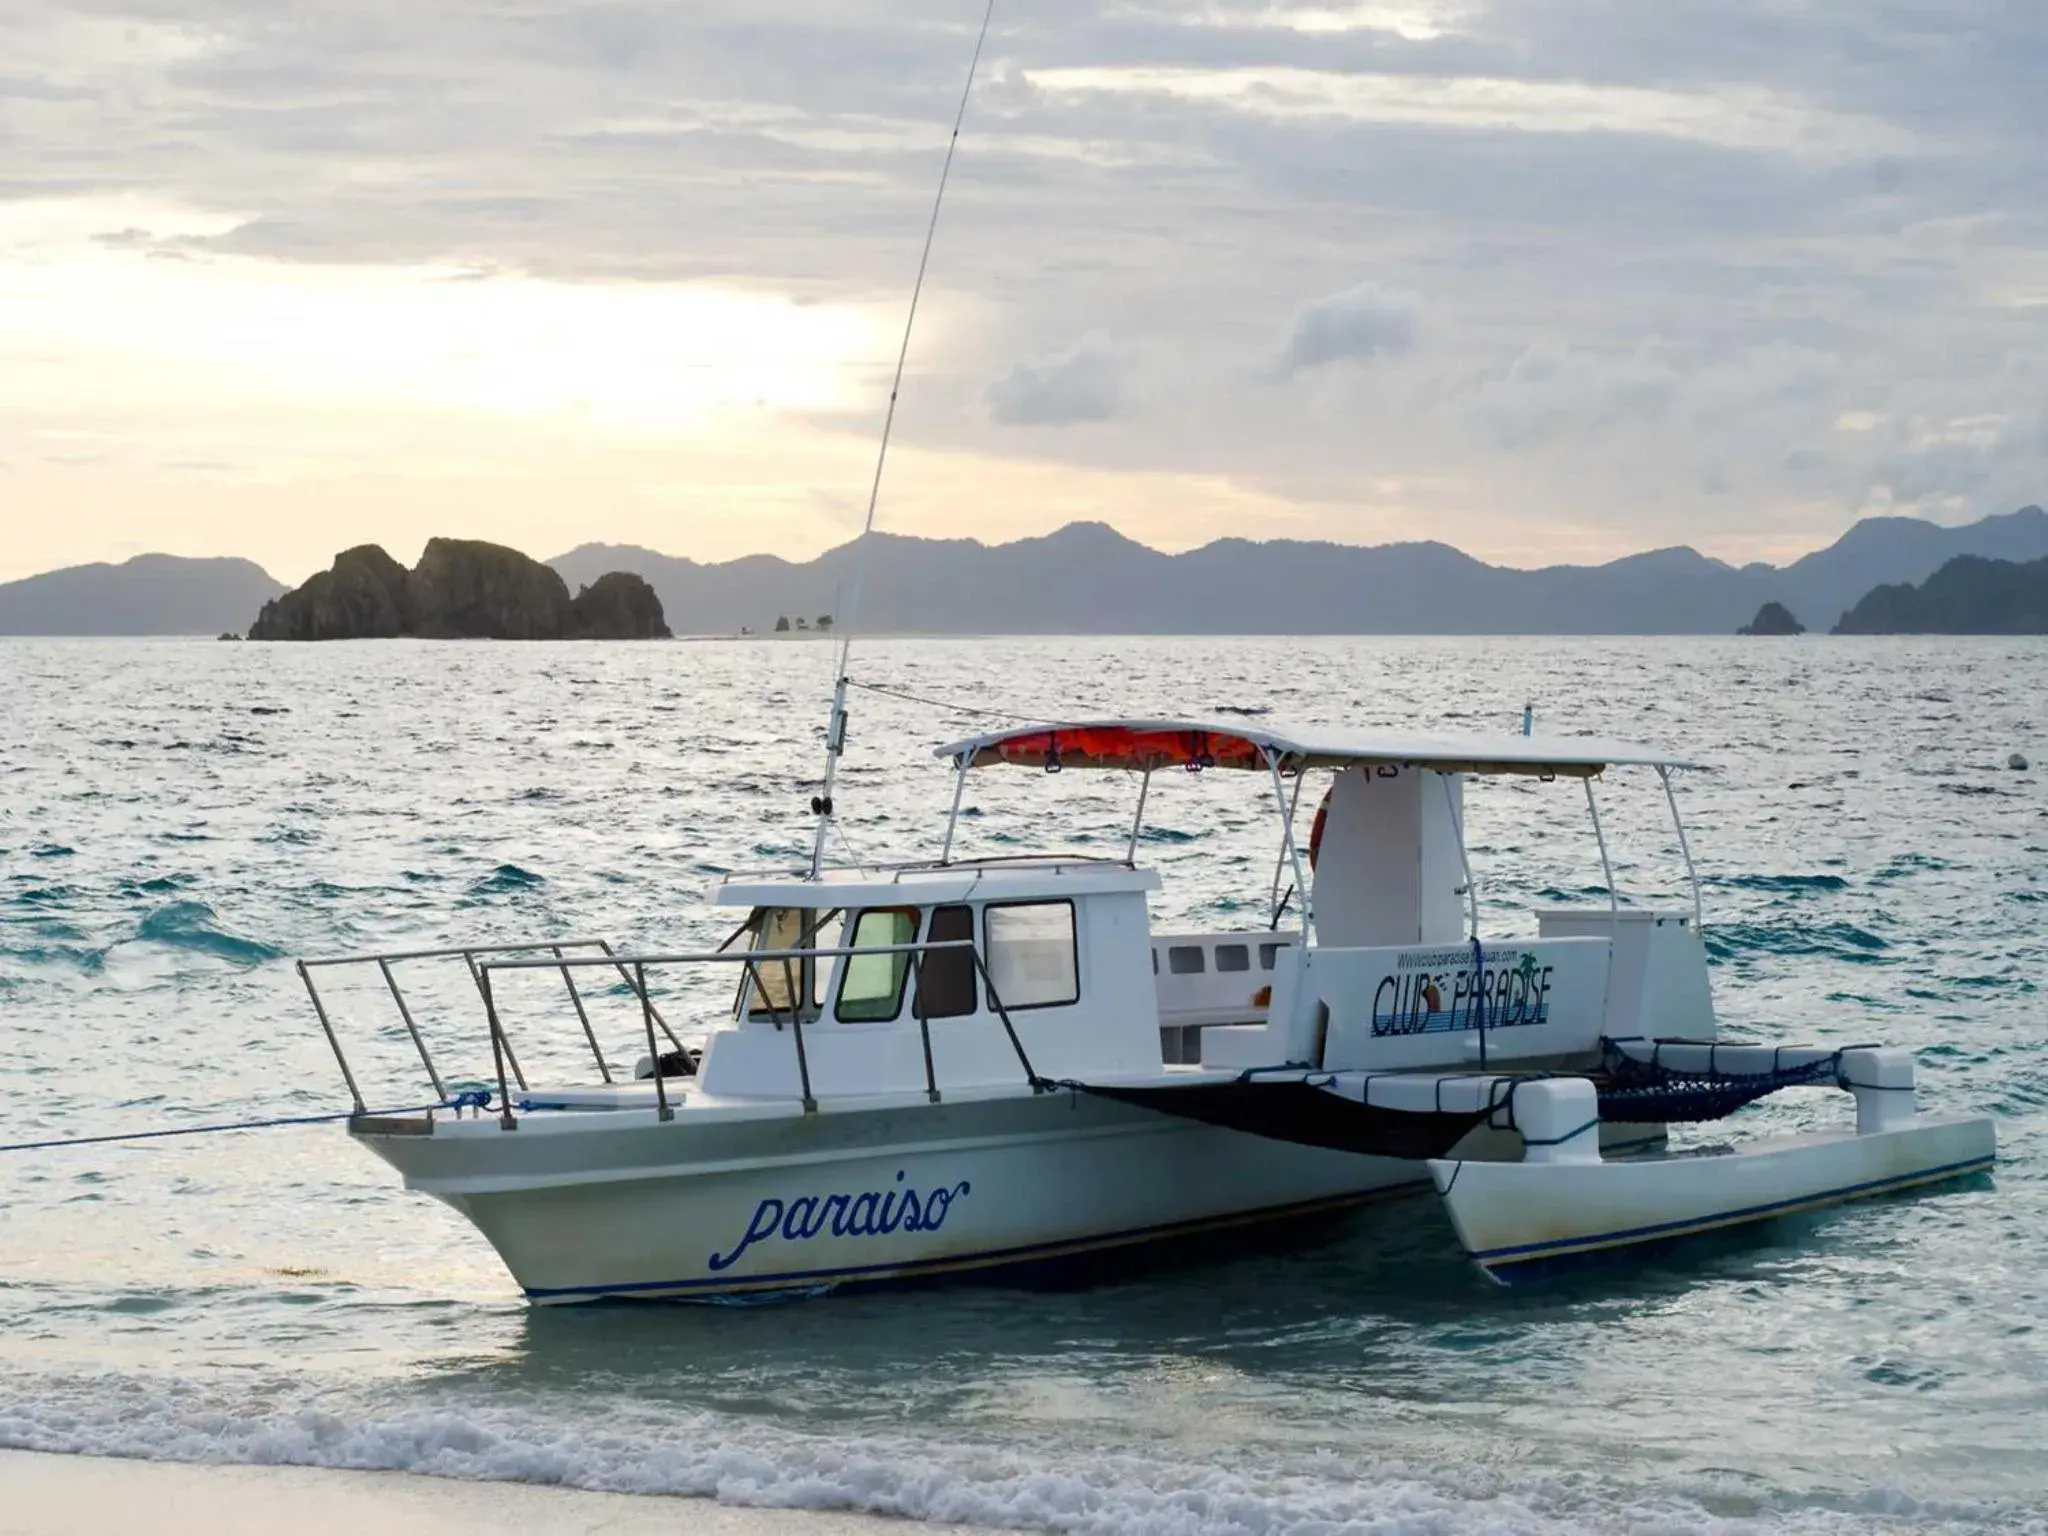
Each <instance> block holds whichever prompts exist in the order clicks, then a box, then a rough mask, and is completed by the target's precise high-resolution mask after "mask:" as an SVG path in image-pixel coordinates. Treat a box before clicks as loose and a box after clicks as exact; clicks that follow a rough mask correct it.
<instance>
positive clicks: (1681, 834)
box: [1657, 763, 1707, 933]
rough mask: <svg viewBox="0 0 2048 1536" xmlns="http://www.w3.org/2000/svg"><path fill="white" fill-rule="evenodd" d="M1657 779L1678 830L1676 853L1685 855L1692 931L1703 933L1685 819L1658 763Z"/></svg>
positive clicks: (1697, 881) (1666, 772)
mask: <svg viewBox="0 0 2048 1536" xmlns="http://www.w3.org/2000/svg"><path fill="white" fill-rule="evenodd" d="M1657 777H1658V778H1660V779H1662V780H1663V781H1664V799H1665V801H1666V802H1667V803H1668V804H1669V805H1670V807H1671V825H1672V826H1673V827H1675V828H1677V829H1678V851H1679V852H1680V853H1682V854H1684V855H1685V878H1686V881H1687V883H1688V884H1690V885H1691V886H1692V931H1693V932H1694V933H1704V932H1705V929H1706V921H1707V918H1706V912H1705V909H1704V908H1703V906H1702V904H1701V902H1700V872H1699V871H1698V870H1697V869H1695V868H1694V867H1693V862H1692V845H1691V844H1690V843H1688V842H1687V841H1686V839H1685V818H1684V817H1683V816H1681V815H1679V814H1678V796H1677V794H1676V793H1675V792H1674V791H1673V790H1672V788H1671V770H1670V769H1669V768H1667V767H1665V766H1664V764H1662V763H1659V764H1658V765H1657Z"/></svg>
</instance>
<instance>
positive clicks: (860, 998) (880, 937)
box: [838, 907, 917, 1024]
mask: <svg viewBox="0 0 2048 1536" xmlns="http://www.w3.org/2000/svg"><path fill="white" fill-rule="evenodd" d="M916 938H917V909H916V908H915V907H870V908H868V910H867V911H865V912H862V913H859V914H858V915H856V916H855V918H854V920H853V935H852V938H851V939H850V940H849V941H848V943H847V948H849V949H880V948H883V947H885V946H887V945H891V944H909V943H911V942H912V941H914V940H915V939H916ZM909 974H910V955H909V952H908V951H899V952H898V953H896V954H893V955H848V956H847V957H846V965H845V968H844V973H843V975H844V979H843V980H842V981H841V982H840V983H839V1010H838V1013H839V1022H840V1023H842V1024H870V1023H874V1022H875V1021H876V1020H879V1019H893V1018H895V1017H896V1015H897V1013H898V1012H899V1011H900V1010H901V1009H902V1007H903V978H904V977H906V976H908V975H909Z"/></svg>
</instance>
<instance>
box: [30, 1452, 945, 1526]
mask: <svg viewBox="0 0 2048 1536" xmlns="http://www.w3.org/2000/svg"><path fill="white" fill-rule="evenodd" d="M908 1529H910V1527H909V1526H908V1525H907V1524H906V1522H904V1521H901V1520H889V1519H884V1518H883V1517H881V1516H879V1515H856V1514H845V1513H837V1512H827V1511H822V1510H805V1509H745V1508H739V1507H736V1506H734V1505H730V1504H720V1503H717V1502H715V1501H713V1500H711V1499H686V1498H665V1497H659V1496H650V1495H640V1494H628V1493H588V1492H584V1491H582V1490H579V1489H573V1488H543V1487H538V1486H535V1485H532V1484H528V1483H478V1482H459V1481H456V1480H454V1479H451V1478H439V1477H421V1476H417V1475H415V1474H412V1473H407V1472H336V1471H330V1470H327V1469H324V1468H317V1467H247V1466H218V1465H207V1466H195V1465H191V1464H188V1463H182V1462H165V1461H116V1460H111V1459H108V1458H105V1457H98V1456H46V1455H41V1454H38V1453H36V1452H32V1451H0V1536H119V1533H126V1532H148V1533H150V1536H244V1533H246V1536H276V1533H277V1532H279V1531H289V1532H291V1536H358V1533H360V1532H362V1531H376V1532H377V1533H378V1536H453V1533H460V1532H467V1531H476V1532H479V1533H482V1532H492V1533H496V1532H502V1531H505V1530H522V1531H534V1532H546V1533H553V1532H558V1531H559V1532H570V1531H573V1532H593V1531H603V1532H604V1533H605V1536H654V1533H656V1532H660V1533H662V1536H766V1533H768V1532H777V1531H793V1532H800V1533H802V1536H876V1533H879V1532H884V1531H893V1532H897V1533H899V1536H900V1533H902V1532H904V1531H906V1530H908ZM917 1529H918V1530H919V1531H920V1532H926V1531H929V1532H934V1533H943V1532H961V1533H965V1532H970V1531H972V1530H974V1529H978V1528H976V1527H969V1526H963V1525H944V1526H940V1525H930V1526H918V1527H917Z"/></svg>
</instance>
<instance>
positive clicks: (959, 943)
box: [477, 939, 1049, 1130]
mask: <svg viewBox="0 0 2048 1536" xmlns="http://www.w3.org/2000/svg"><path fill="white" fill-rule="evenodd" d="M962 949H964V950H966V951H967V952H968V954H969V955H971V956H972V957H973V959H974V968H975V971H976V973H977V974H978V975H979V976H980V978H981V985H982V990H983V992H984V993H985V994H986V995H987V997H988V1003H989V1007H990V1008H992V1009H993V1010H994V1011H995V1014H996V1017H997V1018H998V1019H1000V1020H1001V1021H1002V1026H1003V1034H1004V1035H1005V1036H1006V1037H1007V1038H1008V1040H1009V1042H1010V1049H1011V1050H1012V1051H1014V1052H1015V1053H1016V1055H1017V1061H1018V1064H1019V1065H1021V1066H1022V1067H1023V1068H1024V1078H1025V1081H1026V1082H1028V1083H1029V1084H1030V1085H1031V1091H1032V1092H1033V1093H1044V1092H1046V1091H1047V1089H1048V1087H1049V1085H1048V1084H1047V1083H1046V1082H1045V1080H1044V1079H1043V1078H1041V1077H1039V1075H1038V1073H1037V1071H1036V1069H1034V1068H1033V1067H1032V1065H1031V1058H1030V1056H1029V1055H1028V1054H1026V1052H1025V1050H1024V1042H1023V1041H1022V1040H1021V1039H1020V1038H1019V1037H1018V1034H1017V1026H1016V1023H1015V1021H1013V1020H1012V1019H1011V1017H1010V1010H1009V1009H1008V1008H1007V1007H1005V1006H1004V1003H1003V999H1002V995H1001V993H1000V992H999V991H998V990H997V988H996V983H995V977H994V976H992V975H991V974H990V973H989V968H988V962H987V960H985V959H984V958H983V956H982V953H981V947H980V946H979V945H978V944H976V943H975V941H974V940H973V939H925V940H913V941H911V942H910V943H907V944H835V945H819V946H815V947H812V948H808V949H742V950H708V951H706V950H699V951H693V952H690V953H684V954H651V955H641V954H630V955H617V956H611V957H608V958H597V957H593V956H580V955H577V956H564V957H550V958H546V959H517V960H485V961H483V962H481V963H480V964H479V965H478V966H477V969H478V971H479V973H481V974H482V976H483V977H484V980H485V982H486V986H487V987H488V982H489V978H490V973H491V972H493V971H537V970H558V969H559V970H561V971H562V972H563V974H564V975H565V976H566V975H567V973H568V971H569V969H570V968H571V967H578V966H593V965H594V966H602V965H605V964H607V963H616V964H618V965H622V966H623V965H630V966H632V967H633V972H634V975H635V977H636V978H637V980H636V983H635V988H634V989H635V991H637V992H638V993H639V994H640V999H641V1002H642V1004H643V1006H644V1007H647V1008H652V1006H653V1004H652V1002H651V1000H650V994H649V993H648V991H647V985H646V977H647V969H648V967H650V966H656V965H702V964H727V965H739V966H742V967H744V968H745V970H746V973H747V979H748V981H749V982H751V983H752V985H753V987H754V990H755V992H756V994H757V995H758V996H760V997H762V998H763V999H766V998H767V996H768V989H767V988H766V987H765V986H763V985H762V983H761V973H760V970H759V966H760V965H761V964H762V963H763V962H767V961H774V962H779V963H780V964H781V965H783V967H784V968H785V976H786V973H787V967H788V966H789V963H790V962H791V961H801V960H838V959H848V958H852V957H854V956H859V955H914V956H916V957H917V960H916V962H915V965H914V967H913V969H914V971H915V978H916V981H917V986H916V987H915V988H914V989H913V990H912V994H911V1006H912V1008H913V1010H914V1012H915V1014H916V1018H917V1026H918V1034H919V1037H920V1040H921V1042H922V1044H923V1047H924V1067H925V1094H926V1097H927V1098H928V1099H929V1100H930V1102H932V1103H934V1104H936V1103H938V1102H939V1099H940V1094H939V1085H938V1078H937V1074H936V1072H935V1070H934V1067H933V1063H932V1042H931V1020H930V1018H929V1017H928V1016H927V1015H926V1013H925V1010H924V993H923V984H924V961H925V959H926V957H927V956H929V955H930V954H931V952H932V951H934V950H962ZM786 979H787V976H786ZM488 996H489V994H488V990H486V998H487V999H488ZM767 1007H768V1013H769V1016H770V1017H771V1018H772V1019H773V1020H774V1022H775V1026H776V1028H778V1029H780V1028H781V1027H782V1010H781V1009H780V1008H778V1007H777V1006H776V1005H775V1004H773V1003H769V1004H768V1005H767ZM789 1016H790V1031H791V1043H792V1044H793V1045H794V1046H795V1048H796V1069H797V1081H798V1086H799V1089H800V1091H801V1094H802V1099H803V1107H804V1113H805V1114H816V1113H817V1111H818V1101H817V1097H816V1095H815V1094H813V1093H812V1091H811V1066H810V1053H809V1052H808V1051H807V1050H806V1048H805V1046H804V1026H803V1006H802V1003H801V1002H800V1000H799V999H798V997H797V993H796V990H795V988H794V987H791V989H790V1007H789ZM491 1027H492V1031H493V1033H492V1039H493V1041H494V1042H495V1041H496V1040H497V1039H498V1038H499V1035H500V1031H499V1027H498V1023H497V1018H496V1014H495V1011H493V1012H492V1019H491ZM647 1039H648V1050H649V1059H650V1061H651V1062H652V1064H653V1067H654V1094H655V1109H656V1113H657V1114H658V1116H659V1117H660V1118H661V1119H663V1120H672V1119H674V1118H675V1111H674V1109H673V1108H672V1107H671V1106H670V1104H669V1102H668V1090H667V1088H666V1086H665V1085H664V1084H663V1082H662V1073H661V1058H660V1056H659V1055H658V1054H656V1053H655V1052H654V1031H653V1026H652V1024H651V1023H650V1025H649V1027H648V1036H647ZM498 1081H499V1088H500V1093H501V1099H500V1102H501V1104H502V1105H503V1109H502V1112H501V1114H500V1116H499V1123H500V1124H501V1125H503V1126H504V1127H505V1128H506V1129H507V1130H510V1129H512V1127H513V1125H514V1124H516V1122H515V1121H514V1119H513V1115H512V1105H511V1100H510V1097H509V1092H508V1090H507V1088H506V1084H505V1074H504V1067H503V1064H502V1062H500V1063H499V1068H498Z"/></svg>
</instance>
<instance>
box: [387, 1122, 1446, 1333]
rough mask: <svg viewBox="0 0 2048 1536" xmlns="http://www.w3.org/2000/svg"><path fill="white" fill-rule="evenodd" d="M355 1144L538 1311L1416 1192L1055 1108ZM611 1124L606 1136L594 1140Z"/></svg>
mask: <svg viewBox="0 0 2048 1536" xmlns="http://www.w3.org/2000/svg"><path fill="white" fill-rule="evenodd" d="M575 1118H576V1119H577V1120H579V1121H583V1122H585V1125H583V1126H582V1127H578V1128H568V1127H565V1126H564V1125H561V1124H555V1125H548V1126H546V1127H545V1128H544V1129H542V1128H540V1127H539V1121H538V1117H536V1118H534V1119H529V1120H527V1121H525V1122H523V1123H522V1124H521V1127H520V1129H519V1130H517V1131H509V1132H501V1131H498V1130H497V1129H496V1127H495V1125H494V1124H493V1123H492V1122H490V1121H488V1120H486V1121H482V1122H467V1123H465V1124H464V1125H463V1126H462V1127H461V1131H462V1132H464V1133H465V1134H448V1130H447V1128H446V1127H443V1128H442V1129H441V1130H440V1131H439V1132H437V1134H434V1135H429V1136H377V1135H369V1136H362V1137H359V1139H361V1140H363V1141H364V1142H365V1143H366V1144H367V1145H369V1146H370V1147H371V1148H372V1149H373V1150H374V1151H376V1152H377V1153H378V1154H379V1155H380V1156H382V1157H384V1158H385V1159H386V1160H387V1161H389V1162H391V1163H392V1164H394V1165H395V1166H396V1167H398V1168H399V1169H400V1171H401V1172H403V1173H404V1174H405V1176H406V1182H407V1184H408V1185H409V1186H410V1187H412V1188H415V1189H420V1190H424V1191H426V1192H428V1193H431V1194H434V1195H436V1196H438V1197H439V1198H441V1199H444V1200H446V1201H447V1202H448V1203H449V1204H451V1205H453V1206H454V1207H455V1208H456V1209H457V1210H459V1211H461V1212H462V1213H463V1214H464V1215H465V1216H467V1217H468V1218H469V1219H470V1220H471V1221H472V1222H473V1223H475V1225H476V1226H477V1228H478V1229H479V1230H480V1231H482V1233H483V1234H484V1236H485V1237H486V1238H487V1239H489V1241H490V1242H491V1244H492V1246H493V1247H494V1248H496V1250H497V1252H498V1254H499V1256H500V1257H501V1258H502V1259H503V1260H504V1262H505V1265H506V1267H507V1268H508V1269H509V1270H510V1271H511V1272H512V1275H513V1277H514V1279H516V1280H517V1281H518V1283H519V1285H520V1286H521V1287H522V1288H523V1289H524V1290H525V1292H526V1294H527V1296H528V1297H529V1298H530V1299H531V1300H533V1301H535V1302H539V1303H543V1304H560V1303H565V1302H579V1301H588V1300H594V1299H597V1298H601V1297H650V1298H654V1297H679V1298H686V1297H700V1298H717V1297H734V1296H757V1295H763V1294H767V1293H774V1292H788V1293H804V1292H813V1291H819V1290H825V1289H831V1288H835V1287H841V1286H848V1285H867V1284H875V1283H884V1282H886V1283H901V1282H908V1281H918V1280H925V1279H931V1278H938V1277H943V1276H948V1275H964V1274H969V1273H973V1272H990V1271H996V1270H1008V1269H1024V1268H1037V1267H1040V1266H1043V1265H1046V1264H1048V1263H1051V1262H1055V1261H1061V1260H1066V1259H1071V1258H1075V1257H1078V1256H1082V1255H1087V1254H1090V1253H1094V1252H1099V1251H1103V1250H1107V1249H1112V1248H1116V1247H1121V1246H1125V1245H1135V1244H1143V1243H1150V1242H1156V1241H1160V1240H1166V1239H1177V1238H1184V1237H1188V1236H1192V1235H1195V1234H1198V1233H1202V1232H1205V1231H1212V1230H1217V1229H1223V1228H1228V1227H1232V1226H1237V1225H1244V1224H1250V1223H1255V1222H1266V1221H1274V1220H1282V1219H1286V1218H1290V1217H1307V1216H1312V1215H1315V1214H1317V1213H1322V1212H1336V1211H1341V1210H1343V1209H1345V1208H1347V1207H1350V1206H1354V1205H1357V1204H1360V1203H1363V1202H1364V1201H1366V1200H1369V1199H1372V1198H1373V1197H1375V1196H1379V1195H1385V1194H1393V1193H1397V1192H1402V1191H1420V1190H1423V1189H1426V1188H1427V1187H1428V1173H1427V1170H1426V1168H1425V1167H1424V1166H1423V1165H1422V1164H1421V1163H1418V1162H1410V1161H1402V1160H1397V1159H1391V1158H1376V1157H1360V1156H1357V1155H1355V1154H1351V1153H1345V1152H1333V1151H1328V1150H1325V1149H1321V1148H1314V1147H1303V1146H1295V1145H1292V1144H1290V1143H1286V1142H1280V1141H1272V1140H1267V1139H1264V1138H1261V1137H1256V1136H1248V1135H1243V1134H1240V1133H1237V1132H1232V1131H1225V1130H1219V1129H1216V1128H1214V1127H1210V1126H1204V1125H1197V1124H1193V1123H1190V1122H1187V1121H1181V1120H1174V1119H1169V1118H1167V1117H1165V1116H1161V1115H1157V1114H1152V1113H1150V1112H1147V1111H1143V1110H1133V1109H1130V1108H1128V1107H1126V1106H1122V1105H1116V1104H1109V1103H1104V1102H1102V1101H1098V1100H1091V1099H1088V1098H1085V1097H1078V1096H1070V1095H1067V1094H1050V1095H1040V1096H1033V1097H1030V1098H1021V1099H1013V1100H1003V1099H997V1100H988V1099H982V1100H978V1101H974V1102H969V1103H960V1104H953V1103H945V1104H940V1105H930V1106H924V1105H920V1106H916V1107H897V1108H892V1109H876V1110H833V1109H831V1108H829V1107H828V1108H827V1109H826V1110H825V1111H824V1112H823V1113H820V1114H817V1115H809V1116H802V1117H787V1116H784V1117H776V1118H771V1119H757V1120H748V1121H739V1122H732V1121H726V1122H723V1123H715V1124H714V1123H706V1124H701V1125H699V1124H693V1123H692V1116H691V1113H690V1111H688V1110H687V1109H686V1110H684V1111H683V1112H682V1113H680V1114H679V1115H678V1117H677V1118H676V1119H675V1120H674V1121H671V1122H669V1123H667V1124H665V1125H664V1124H659V1123H656V1122H653V1121H652V1119H651V1117H642V1116H634V1117H632V1118H633V1120H634V1121H636V1122H637V1123H636V1124H632V1125H628V1124H623V1123H621V1122H622V1121H623V1120H624V1118H625V1117H623V1116H609V1115H590V1116H577V1117H575ZM606 1122H610V1123H609V1124H607V1123H606Z"/></svg>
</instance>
